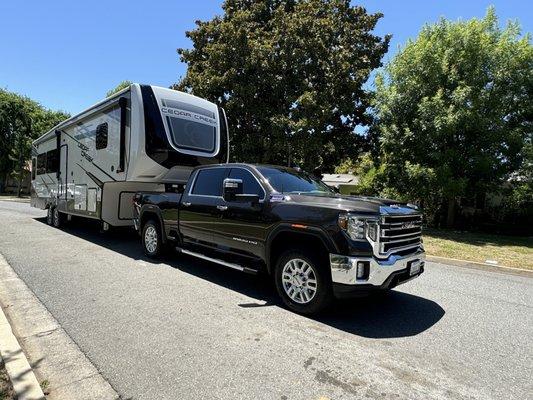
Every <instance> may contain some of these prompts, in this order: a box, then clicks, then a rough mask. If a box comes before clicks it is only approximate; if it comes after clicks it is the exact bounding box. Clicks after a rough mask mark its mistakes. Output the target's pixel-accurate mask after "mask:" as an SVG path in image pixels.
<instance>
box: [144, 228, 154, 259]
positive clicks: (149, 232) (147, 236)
mask: <svg viewBox="0 0 533 400" xmlns="http://www.w3.org/2000/svg"><path fill="white" fill-rule="evenodd" d="M144 245H145V246H146V250H148V252H149V253H154V252H155V250H156V249H157V232H156V230H155V228H154V227H153V226H149V227H148V228H146V230H145V231H144Z"/></svg>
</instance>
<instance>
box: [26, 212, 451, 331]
mask: <svg viewBox="0 0 533 400" xmlns="http://www.w3.org/2000/svg"><path fill="white" fill-rule="evenodd" d="M36 220H38V221H40V222H43V223H46V218H36ZM98 226H99V225H98V224H96V223H93V221H83V222H81V221H72V223H69V224H67V225H65V226H64V227H63V228H62V230H63V231H64V232H66V233H69V234H71V235H74V236H77V237H80V238H82V239H84V240H88V241H90V242H92V243H94V244H96V245H98V246H102V247H105V248H107V249H109V250H112V251H115V252H117V253H120V254H122V255H124V256H127V257H129V258H132V259H134V260H143V261H145V262H146V263H149V264H153V266H154V267H161V268H167V267H171V268H175V269H178V270H180V271H182V272H185V273H187V274H191V275H194V276H196V277H198V278H201V279H204V280H207V281H209V282H212V283H214V284H216V285H220V286H223V287H225V288H228V289H230V290H233V291H236V292H239V293H242V294H244V295H246V296H248V297H251V298H252V299H254V300H253V301H251V302H248V303H242V304H238V305H237V306H239V307H242V308H250V309H255V308H261V307H269V306H275V307H280V308H283V305H282V303H281V300H280V299H279V297H278V296H277V293H276V291H275V288H274V285H273V284H272V283H271V281H270V279H265V276H261V275H260V276H253V275H247V274H243V273H241V272H238V271H234V270H231V269H227V268H224V267H220V266H218V265H215V264H212V263H209V262H206V261H203V260H198V259H196V258H193V257H190V256H185V255H180V254H177V253H171V254H169V255H167V256H165V257H164V259H162V260H160V261H154V260H151V259H149V258H147V257H146V256H145V255H144V253H143V251H142V247H141V246H140V240H139V237H138V235H137V234H136V233H135V232H134V231H133V230H131V229H117V230H112V231H110V232H101V231H100V230H99V228H98ZM51 229H52V228H51ZM251 312H252V310H251ZM287 312H289V311H287ZM444 314H445V311H444V309H443V308H442V307H441V306H440V305H439V304H437V303H436V302H434V301H432V300H429V299H425V298H423V297H419V296H415V295H412V294H408V293H405V292H401V291H397V290H393V291H391V292H390V293H388V294H386V295H384V296H380V297H376V296H372V297H368V298H361V299H353V300H342V301H336V302H335V303H334V304H333V305H332V306H331V307H330V309H328V310H327V311H326V312H324V313H323V314H322V315H319V316H316V317H307V318H309V319H311V320H314V321H317V322H319V323H322V324H325V325H329V326H331V327H334V328H336V329H340V330H342V331H345V332H348V333H351V334H354V335H358V336H362V337H367V338H376V339H377V338H382V339H384V338H396V337H406V336H414V335H417V334H419V333H421V332H424V331H426V330H427V329H429V328H431V327H432V326H433V325H435V324H436V323H437V322H438V321H439V320H440V319H441V318H442V317H443V316H444Z"/></svg>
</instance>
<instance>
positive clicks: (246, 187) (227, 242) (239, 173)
mask: <svg viewBox="0 0 533 400" xmlns="http://www.w3.org/2000/svg"><path fill="white" fill-rule="evenodd" d="M228 178H229V179H237V180H240V181H242V194H243V195H257V198H256V199H255V200H254V201H241V200H235V201H231V200H229V201H228V200H225V199H221V200H220V207H218V208H217V212H218V213H219V222H218V224H217V227H216V228H215V229H214V231H213V236H214V240H215V242H216V243H217V245H218V248H219V250H221V252H222V253H224V254H225V255H226V256H227V257H232V258H234V257H238V258H240V259H241V260H242V261H243V262H247V261H252V262H253V261H254V260H255V261H257V260H260V259H264V253H265V242H266V232H267V227H268V226H269V221H268V218H267V216H266V213H265V212H264V204H265V203H264V202H265V199H266V191H265V189H264V188H263V187H262V185H261V183H260V182H259V179H258V178H256V176H255V175H254V174H253V173H252V172H251V171H250V170H248V169H245V168H242V167H232V168H231V170H230V173H229V175H228Z"/></svg>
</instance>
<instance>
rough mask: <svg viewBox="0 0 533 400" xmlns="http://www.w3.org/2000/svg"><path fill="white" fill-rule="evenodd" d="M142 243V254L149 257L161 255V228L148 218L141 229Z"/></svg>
mask: <svg viewBox="0 0 533 400" xmlns="http://www.w3.org/2000/svg"><path fill="white" fill-rule="evenodd" d="M141 238H142V244H143V249H144V254H146V255H147V256H148V257H150V258H156V257H158V256H160V255H161V249H162V248H163V243H162V239H163V238H162V237H161V229H159V224H158V223H157V222H156V221H154V220H152V219H150V220H148V221H146V223H145V224H144V225H143V230H142V235H141Z"/></svg>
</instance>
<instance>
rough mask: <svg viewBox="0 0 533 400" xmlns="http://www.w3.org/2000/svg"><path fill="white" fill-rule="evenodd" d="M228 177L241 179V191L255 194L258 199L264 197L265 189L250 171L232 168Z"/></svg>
mask: <svg viewBox="0 0 533 400" xmlns="http://www.w3.org/2000/svg"><path fill="white" fill-rule="evenodd" d="M229 178H234V179H242V192H243V193H244V194H256V195H258V196H259V199H264V198H265V191H264V190H263V188H262V187H261V185H260V184H259V182H257V179H255V177H254V176H253V175H252V173H251V172H250V171H247V170H245V169H242V168H232V169H231V171H230V173H229Z"/></svg>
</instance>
